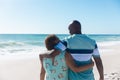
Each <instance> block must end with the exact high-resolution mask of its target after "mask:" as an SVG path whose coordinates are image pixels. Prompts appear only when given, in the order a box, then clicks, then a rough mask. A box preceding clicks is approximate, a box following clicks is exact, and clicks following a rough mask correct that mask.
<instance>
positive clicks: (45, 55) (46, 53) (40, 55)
mask: <svg viewBox="0 0 120 80" xmlns="http://www.w3.org/2000/svg"><path fill="white" fill-rule="evenodd" d="M49 56H50V54H49V53H48V52H45V53H42V54H39V59H40V60H43V58H48V57H49Z"/></svg>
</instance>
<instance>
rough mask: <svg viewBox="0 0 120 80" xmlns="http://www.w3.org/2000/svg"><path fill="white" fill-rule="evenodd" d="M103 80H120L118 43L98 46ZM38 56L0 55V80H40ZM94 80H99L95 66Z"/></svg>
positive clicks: (119, 49) (119, 48) (119, 47)
mask: <svg viewBox="0 0 120 80" xmlns="http://www.w3.org/2000/svg"><path fill="white" fill-rule="evenodd" d="M98 45H99V44H98ZM99 48H100V54H101V58H102V61H103V65H104V73H105V74H104V75H105V80H120V43H117V44H111V45H104V46H102V44H101V45H99ZM38 55H39V54H37V55H34V54H19V55H18V54H14V55H0V80H40V79H39V74H40V62H39V56H38ZM94 74H95V79H96V80H99V76H98V72H97V70H96V66H94Z"/></svg>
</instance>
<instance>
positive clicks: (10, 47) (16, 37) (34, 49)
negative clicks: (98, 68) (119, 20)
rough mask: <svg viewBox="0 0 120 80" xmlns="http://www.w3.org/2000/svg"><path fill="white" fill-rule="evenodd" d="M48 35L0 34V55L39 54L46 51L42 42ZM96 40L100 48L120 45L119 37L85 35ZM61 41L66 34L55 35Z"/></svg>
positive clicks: (112, 35) (111, 35)
mask: <svg viewBox="0 0 120 80" xmlns="http://www.w3.org/2000/svg"><path fill="white" fill-rule="evenodd" d="M47 35H48V34H0V55H7V54H22V53H26V54H29V53H33V54H39V53H41V52H42V51H44V50H46V48H45V45H44V40H45V38H46V36H47ZM86 35H87V36H89V37H90V38H92V39H94V40H96V42H97V43H98V44H99V45H100V46H106V45H107V46H109V45H114V44H117V43H120V35H115V34H86ZM57 36H58V37H59V38H60V39H61V40H63V39H64V38H65V37H67V36H69V35H68V34H57Z"/></svg>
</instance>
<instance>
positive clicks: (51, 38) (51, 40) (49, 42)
mask: <svg viewBox="0 0 120 80" xmlns="http://www.w3.org/2000/svg"><path fill="white" fill-rule="evenodd" d="M56 40H59V38H58V37H57V36H56V35H54V34H52V35H48V36H47V37H46V39H45V46H46V48H47V49H48V50H52V49H54V46H55V45H56V44H57V43H56V42H55V41H56Z"/></svg>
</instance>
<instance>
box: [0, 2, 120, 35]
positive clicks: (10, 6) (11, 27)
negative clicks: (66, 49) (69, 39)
mask: <svg viewBox="0 0 120 80" xmlns="http://www.w3.org/2000/svg"><path fill="white" fill-rule="evenodd" d="M72 20H79V21H80V22H81V24H82V32H83V33H85V34H120V0H0V33H38V34H41V33H42V34H44V33H45V34H47V33H50V34H51V33H57V34H66V33H68V29H67V27H68V24H69V23H70V22H71V21H72Z"/></svg>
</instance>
